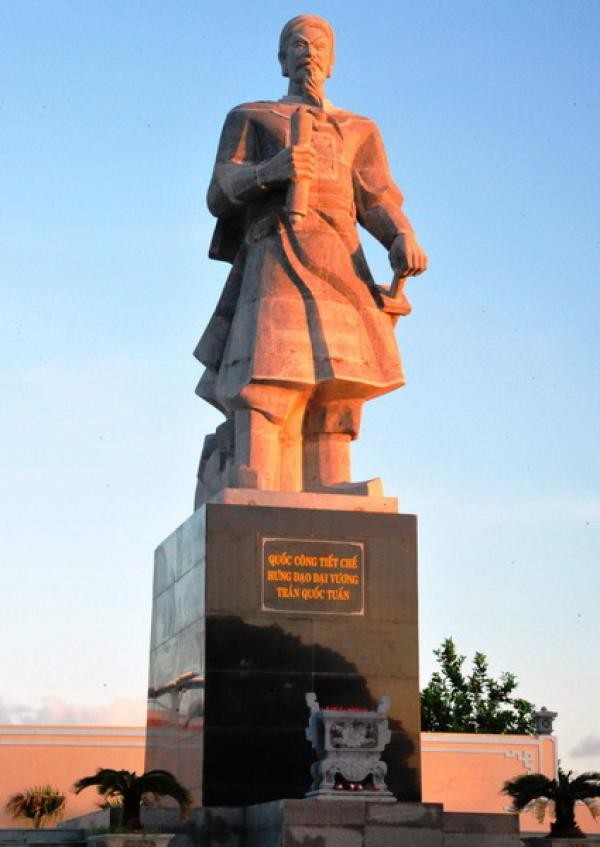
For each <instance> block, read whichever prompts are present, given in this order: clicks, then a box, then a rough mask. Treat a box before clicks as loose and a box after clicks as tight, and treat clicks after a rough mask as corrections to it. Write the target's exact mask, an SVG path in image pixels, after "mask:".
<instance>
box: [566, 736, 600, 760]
mask: <svg viewBox="0 0 600 847" xmlns="http://www.w3.org/2000/svg"><path fill="white" fill-rule="evenodd" d="M570 755H571V756H573V758H574V759H586V758H588V756H600V735H586V736H585V737H584V738H582V739H581V741H579V742H578V743H577V744H576V745H575V747H573V749H572V750H571V751H570Z"/></svg>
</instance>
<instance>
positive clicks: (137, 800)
mask: <svg viewBox="0 0 600 847" xmlns="http://www.w3.org/2000/svg"><path fill="white" fill-rule="evenodd" d="M90 785H95V786H96V790H97V791H98V794H100V796H101V797H105V798H106V799H107V800H111V798H115V799H120V800H121V802H122V805H123V826H124V827H125V828H126V829H129V830H137V829H141V828H142V822H141V820H140V807H141V805H142V801H143V800H144V798H145V797H146V796H147V795H152V796H153V797H154V799H156V798H158V797H172V798H173V799H174V800H175V801H176V802H177V804H178V806H179V808H180V810H181V814H182V815H186V814H187V812H188V811H189V809H190V806H191V805H192V796H191V794H190V792H189V791H188V790H187V788H184V787H183V785H182V784H181V783H180V782H179V781H178V780H177V779H176V778H175V777H174V776H173V774H172V773H170V772H169V771H163V770H153V771H146V773H143V774H142V775H141V776H138V775H137V774H136V772H135V771H115V770H113V769H112V768H99V769H98V771H97V772H96V774H95V775H94V776H84V777H82V778H81V779H78V780H77V782H76V783H75V785H74V786H73V791H74V792H75V793H76V794H79V792H80V791H83V789H84V788H88V787H89V786H90Z"/></svg>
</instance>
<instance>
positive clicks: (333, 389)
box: [195, 15, 427, 506]
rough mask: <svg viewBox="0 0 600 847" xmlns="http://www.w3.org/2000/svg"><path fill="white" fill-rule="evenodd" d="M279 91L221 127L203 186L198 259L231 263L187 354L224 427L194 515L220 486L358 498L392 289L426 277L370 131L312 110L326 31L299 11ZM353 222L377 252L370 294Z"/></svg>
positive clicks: (328, 62) (323, 75)
mask: <svg viewBox="0 0 600 847" xmlns="http://www.w3.org/2000/svg"><path fill="white" fill-rule="evenodd" d="M279 61H280V62H281V69H282V73H283V76H285V77H288V78H289V88H288V94H287V96H285V97H282V98H281V100H279V101H260V102H257V103H246V104H244V105H242V106H237V107H236V108H234V109H233V110H232V111H231V112H230V113H229V115H228V116H227V119H226V121H225V126H224V127H223V132H222V135H221V140H220V143H219V149H218V153H217V161H216V164H215V169H214V173H213V177H212V180H211V183H210V187H209V190H208V206H209V209H210V211H211V212H212V213H213V214H214V215H215V216H216V217H217V218H218V223H217V226H216V230H215V234H214V237H213V242H212V245H211V251H210V255H211V257H212V258H215V259H223V260H225V261H228V262H231V263H232V265H233V267H232V269H231V272H230V274H229V277H228V279H227V282H226V284H225V287H224V290H223V293H222V295H221V297H220V299H219V302H218V304H217V307H216V310H215V312H214V314H213V316H212V318H211V320H210V322H209V324H208V326H207V328H206V330H205V332H204V334H203V335H202V338H201V339H200V342H199V343H198V346H197V348H196V351H195V355H196V357H197V358H198V359H199V360H200V361H201V362H202V364H203V365H204V366H205V371H204V374H203V376H202V379H201V380H200V383H199V385H198V389H197V393H198V394H199V395H200V397H202V398H204V399H205V400H207V401H208V402H210V403H212V404H213V405H214V406H216V407H217V408H218V409H220V410H221V411H222V412H223V414H224V415H225V416H226V422H225V423H224V424H223V425H221V426H220V427H219V428H218V429H217V432H216V433H215V434H214V435H212V436H209V437H208V438H207V439H206V442H205V446H204V450H203V454H202V458H201V461H200V469H199V484H198V490H197V498H196V505H197V506H198V505H200V503H202V502H203V501H204V500H206V498H207V497H209V496H210V495H211V494H212V493H214V492H216V491H217V490H218V489H220V488H223V487H244V488H258V489H266V490H280V491H332V492H337V493H340V492H345V493H357V494H360V493H362V494H368V493H375V490H376V489H375V488H374V487H373V486H371V488H370V487H369V485H368V483H351V481H350V458H349V456H350V442H351V440H353V439H355V438H357V436H358V432H359V428H360V416H361V410H362V405H363V403H364V401H365V400H368V399H370V398H372V397H376V396H378V395H380V394H384V393H386V392H388V391H392V390H393V389H395V388H398V387H399V386H401V385H402V384H403V383H404V376H403V372H402V365H401V362H400V357H399V353H398V348H397V345H396V341H395V338H394V334H393V326H394V323H395V320H396V319H397V317H398V315H399V314H406V313H407V311H408V310H409V307H408V303H407V301H406V299H405V298H404V296H403V294H402V285H401V284H400V285H398V284H397V283H398V281H399V280H402V278H404V277H406V276H416V275H417V274H420V273H422V272H423V271H424V270H425V269H426V267H427V257H426V256H425V254H424V252H423V250H422V249H421V247H420V246H419V244H418V242H417V239H416V237H415V235H414V232H413V230H412V227H411V225H410V223H409V221H408V219H407V218H406V216H405V215H404V213H403V212H402V194H401V193H400V191H399V190H398V188H397V187H396V185H395V184H394V182H393V180H392V178H391V176H390V173H389V170H388V164H387V160H386V156H385V151H384V147H383V143H382V140H381V137H380V134H379V131H378V129H377V127H376V125H375V124H374V123H373V122H372V121H371V120H369V119H368V118H364V117H360V116H359V115H355V114H352V113H351V112H346V111H344V110H343V109H338V108H336V107H335V106H333V105H332V104H331V103H330V102H329V101H328V100H326V99H325V91H324V89H325V81H326V79H327V78H328V77H329V76H330V75H331V71H332V67H333V61H334V36H333V31H332V29H331V27H330V26H329V24H328V23H327V22H326V21H324V20H323V19H321V18H318V17H315V16H312V15H310V16H308V15H302V16H299V17H296V18H293V19H292V20H291V21H288V23H287V24H286V25H285V26H284V28H283V31H282V33H281V38H280V43H279ZM357 222H358V223H360V224H361V226H363V227H364V228H365V229H366V230H367V231H368V232H370V233H371V235H373V236H374V237H375V238H376V239H377V240H378V241H380V242H381V244H382V245H383V246H384V247H385V248H386V249H387V250H388V251H389V258H390V262H391V265H392V268H393V269H394V271H395V274H396V276H395V280H396V285H392V290H391V291H390V290H389V289H386V288H383V287H380V286H376V285H375V283H374V281H373V278H372V276H371V273H370V271H369V268H368V267H367V263H366V261H365V257H364V255H363V251H362V249H361V246H360V241H359V236H358V232H357V227H356V224H357Z"/></svg>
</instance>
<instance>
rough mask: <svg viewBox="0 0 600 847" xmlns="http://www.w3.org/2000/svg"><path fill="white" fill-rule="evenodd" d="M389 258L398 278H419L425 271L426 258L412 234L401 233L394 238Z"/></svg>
mask: <svg viewBox="0 0 600 847" xmlns="http://www.w3.org/2000/svg"><path fill="white" fill-rule="evenodd" d="M389 257H390V264H391V266H392V268H393V270H394V271H395V272H396V273H397V274H398V275H399V276H403V277H404V276H419V274H422V273H423V271H426V270H427V256H426V255H425V252H424V251H423V249H422V247H421V245H420V244H419V242H418V241H417V239H416V237H415V235H414V233H412V232H401V233H399V234H398V235H397V236H396V237H395V238H394V240H393V241H392V246H391V247H390V252H389Z"/></svg>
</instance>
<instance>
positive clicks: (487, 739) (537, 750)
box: [421, 732, 600, 833]
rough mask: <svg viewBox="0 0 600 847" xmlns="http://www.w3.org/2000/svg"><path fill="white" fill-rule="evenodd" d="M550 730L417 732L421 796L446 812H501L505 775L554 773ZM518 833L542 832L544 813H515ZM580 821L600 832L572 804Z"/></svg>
mask: <svg viewBox="0 0 600 847" xmlns="http://www.w3.org/2000/svg"><path fill="white" fill-rule="evenodd" d="M557 747H558V745H557V739H556V737H555V736H554V735H540V736H536V735H483V734H482V735H466V734H464V735H463V734H450V733H443V732H422V733H421V756H422V774H423V800H425V801H426V802H430V803H443V804H444V808H445V809H446V810H447V811H450V812H506V811H507V810H508V809H509V807H510V799H509V798H508V797H506V796H505V795H504V794H501V793H500V789H501V787H502V785H503V783H504V782H506V780H507V779H514V778H515V777H516V776H520V775H521V774H525V773H543V774H545V775H546V776H548V777H550V778H553V777H555V776H556V770H557V760H558V755H557V754H558V749H557ZM520 819H521V820H520V827H521V832H547V831H548V829H549V826H550V823H549V817H548V815H547V816H546V819H545V821H544V822H543V823H541V824H540V823H538V822H537V821H536V819H535V817H534V816H533V814H532V813H531V812H524V813H523V814H522V815H521V816H520ZM577 820H578V823H579V826H580V827H581V828H582V829H583V830H584V832H588V833H600V820H597V821H594V819H593V818H592V816H591V815H590V813H589V811H588V810H587V809H586V808H584V807H581V808H579V807H578V808H577Z"/></svg>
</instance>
